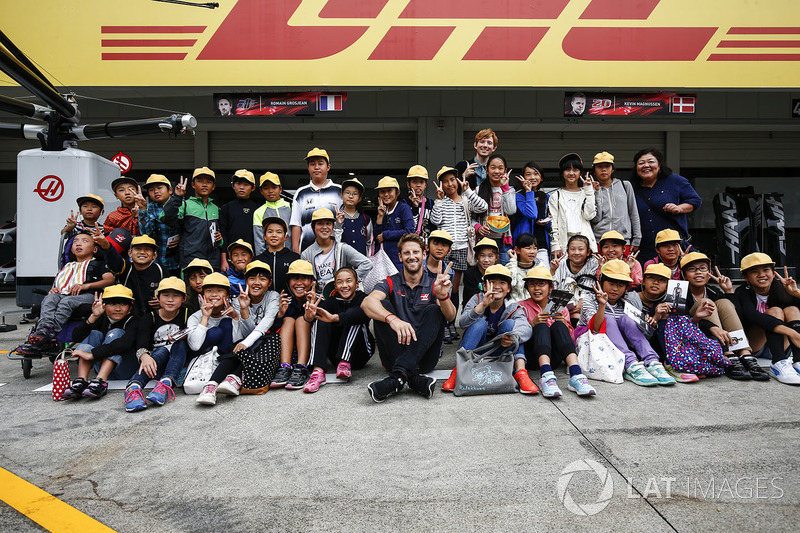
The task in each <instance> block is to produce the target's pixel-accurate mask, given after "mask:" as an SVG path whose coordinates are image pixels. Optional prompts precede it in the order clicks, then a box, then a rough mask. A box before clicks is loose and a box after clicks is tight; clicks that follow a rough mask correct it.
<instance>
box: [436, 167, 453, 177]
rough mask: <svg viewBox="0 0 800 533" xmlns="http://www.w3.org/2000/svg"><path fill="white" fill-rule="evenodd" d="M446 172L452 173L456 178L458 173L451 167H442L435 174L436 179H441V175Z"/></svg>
mask: <svg viewBox="0 0 800 533" xmlns="http://www.w3.org/2000/svg"><path fill="white" fill-rule="evenodd" d="M448 172H452V173H453V174H455V175H456V176H458V171H457V170H456V169H454V168H453V167H448V166H443V167H442V168H440V169H439V172H437V173H436V179H437V180H438V179H441V178H442V176H443V175H445V174H447V173H448Z"/></svg>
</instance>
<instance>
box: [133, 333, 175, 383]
mask: <svg viewBox="0 0 800 533" xmlns="http://www.w3.org/2000/svg"><path fill="white" fill-rule="evenodd" d="M187 351H188V346H187V344H186V340H185V339H184V340H180V341H178V342H176V343H173V344H172V348H170V349H168V348H167V347H166V346H159V347H158V348H156V349H155V350H153V351H152V353H151V354H150V357H152V358H153V359H154V360H155V362H156V364H157V365H158V371H156V376H155V379H162V378H169V379H171V380H172V383H173V384H175V383H177V382H178V374H179V373H180V371H181V370H183V365H184V364H186V352H187ZM149 380H150V378H149V377H147V374H145V373H144V372H142V371H141V370H139V371H137V372H136V374H134V376H133V377H132V378H131V380H130V381H129V382H128V386H129V387H130V386H131V385H133V384H134V383H136V384H138V385H139V386H140V387H141V388H144V386H145V385H146V384H147V382H148V381H149Z"/></svg>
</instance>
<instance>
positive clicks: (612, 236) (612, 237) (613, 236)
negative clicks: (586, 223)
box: [597, 230, 628, 248]
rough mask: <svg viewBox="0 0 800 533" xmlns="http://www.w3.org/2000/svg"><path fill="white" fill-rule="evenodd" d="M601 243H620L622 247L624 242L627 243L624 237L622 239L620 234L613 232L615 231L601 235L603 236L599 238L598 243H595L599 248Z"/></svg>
mask: <svg viewBox="0 0 800 533" xmlns="http://www.w3.org/2000/svg"><path fill="white" fill-rule="evenodd" d="M603 241H622V244H623V245H624V244H625V243H626V242H628V241H626V240H625V237H623V235H622V233H620V232H618V231H615V230H611V231H607V232H605V233H603V236H602V237H600V240H599V241H597V244H598V246H600V247H601V248H602V246H603Z"/></svg>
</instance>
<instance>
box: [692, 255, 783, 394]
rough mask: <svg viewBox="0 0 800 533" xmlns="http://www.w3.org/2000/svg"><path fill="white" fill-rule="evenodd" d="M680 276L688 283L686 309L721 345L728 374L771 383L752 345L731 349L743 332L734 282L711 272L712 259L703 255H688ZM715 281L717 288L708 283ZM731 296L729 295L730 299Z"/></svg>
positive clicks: (737, 377) (704, 331)
mask: <svg viewBox="0 0 800 533" xmlns="http://www.w3.org/2000/svg"><path fill="white" fill-rule="evenodd" d="M681 274H682V275H683V278H684V279H685V280H687V281H688V282H689V294H687V300H686V307H687V309H689V313H688V314H689V316H690V317H691V318H692V319H693V321H694V322H695V323H697V324H698V326H699V327H700V329H701V330H702V332H703V333H704V334H705V335H706V336H707V337H709V338H711V339H714V340H716V341H718V342H719V344H720V345H722V348H723V353H724V354H725V356H726V357H727V358H728V359H730V361H731V363H732V364H731V365H726V366H727V368H726V372H725V373H726V374H727V375H728V377H730V378H732V379H754V380H756V381H769V374H767V373H766V372H765V371H764V370H762V369H761V367H760V366H759V365H758V361H757V360H756V358H755V357H753V352H752V350H750V346H745V347H744V348H741V349H738V350H736V352H735V354H734V352H733V351H731V350H730V346H731V345H732V344H733V339H732V338H731V335H730V334H731V333H733V332H734V331H740V330H741V331H744V326H742V321H741V319H740V318H739V315H738V314H737V312H736V304H734V303H733V301H732V299H731V298H732V297H733V283H732V282H731V279H730V278H729V277H727V276H723V275H722V274H721V273H720V271H719V269H717V275H716V276H715V275H714V274H712V273H711V259H709V258H708V256H707V255H706V254H703V253H700V252H689V253H688V254H686V255H684V256H683V258H681ZM711 279H713V280H714V281H715V282H716V283H717V284H718V285H719V287H720V289H722V290H720V289H716V288H714V287H712V286H710V285H709V284H708V282H709V280H711ZM728 295H730V296H728Z"/></svg>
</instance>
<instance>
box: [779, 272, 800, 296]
mask: <svg viewBox="0 0 800 533" xmlns="http://www.w3.org/2000/svg"><path fill="white" fill-rule="evenodd" d="M775 275H776V276H778V279H779V280H780V281H781V284H782V285H783V288H784V289H786V292H788V293H789V294H791V295H792V296H794V297H795V298H800V289H798V288H797V282H796V281H795V280H794V278H792V277H790V276H789V269H788V268H786V266H784V267H783V276H781V275H780V273H779V272H778V271H777V270H776V271H775Z"/></svg>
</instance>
